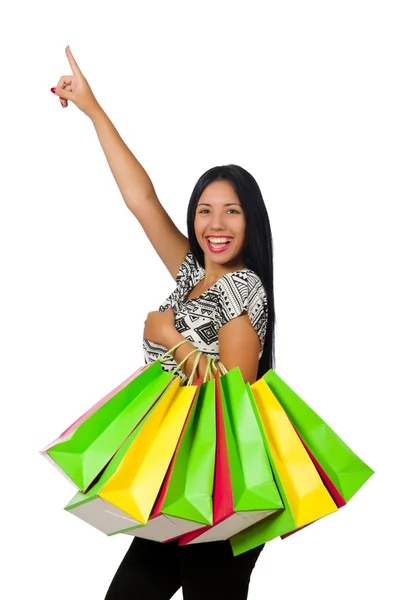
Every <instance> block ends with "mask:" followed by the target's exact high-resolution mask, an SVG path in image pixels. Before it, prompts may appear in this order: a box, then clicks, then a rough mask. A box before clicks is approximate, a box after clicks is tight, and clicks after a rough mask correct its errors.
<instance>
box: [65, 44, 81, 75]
mask: <svg viewBox="0 0 397 600" xmlns="http://www.w3.org/2000/svg"><path fill="white" fill-rule="evenodd" d="M66 56H67V58H68V61H69V64H70V66H71V69H72V73H73V75H77V73H79V74H81V71H80V69H79V66H78V64H77V62H76V61H75V58H74V56H73V54H72V51H71V50H70V47H69V46H66Z"/></svg>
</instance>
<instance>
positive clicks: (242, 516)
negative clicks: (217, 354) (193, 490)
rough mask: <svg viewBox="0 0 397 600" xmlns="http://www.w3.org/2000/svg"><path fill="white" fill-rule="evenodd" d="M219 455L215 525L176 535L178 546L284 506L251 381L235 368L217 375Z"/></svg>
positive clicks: (226, 533)
mask: <svg viewBox="0 0 397 600" xmlns="http://www.w3.org/2000/svg"><path fill="white" fill-rule="evenodd" d="M215 383H216V386H217V387H216V399H217V456H216V467H215V482H214V496H213V497H214V519H213V525H212V526H207V527H204V528H202V529H199V530H197V531H193V532H191V533H188V534H186V535H184V536H181V537H180V539H179V543H180V545H185V544H191V543H202V542H211V541H217V540H226V539H229V538H230V537H231V536H233V535H235V534H236V533H237V532H239V531H242V530H244V529H246V528H248V527H250V525H252V523H256V522H258V521H262V520H263V519H266V520H267V518H270V515H272V514H273V513H275V512H276V511H277V512H278V511H280V510H282V509H283V502H282V499H281V497H280V493H279V491H278V488H277V485H276V482H275V480H274V476H273V472H272V469H271V466H270V462H269V458H268V455H267V452H266V448H265V445H264V443H263V437H262V431H261V428H260V425H259V422H258V419H257V416H256V412H255V410H254V407H253V404H252V401H251V397H250V393H249V384H248V383H247V384H246V383H245V382H244V379H243V377H242V374H241V371H240V369H239V368H238V367H235V368H234V369H232V370H231V371H229V372H227V373H226V374H225V375H223V376H222V377H221V378H220V377H219V374H217V375H216V377H215Z"/></svg>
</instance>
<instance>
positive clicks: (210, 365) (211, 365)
mask: <svg viewBox="0 0 397 600" xmlns="http://www.w3.org/2000/svg"><path fill="white" fill-rule="evenodd" d="M188 341H189V340H186V339H185V340H181V341H180V342H178V343H177V344H176V345H175V346H174V347H173V348H170V349H169V350H167V351H166V352H164V354H162V355H161V356H160V357H159V358H158V359H157V360H158V361H160V362H162V361H163V362H167V360H174V357H173V356H172V352H173V351H174V350H176V349H177V348H179V346H181V345H182V344H185V343H186V342H188ZM194 353H197V356H196V358H195V360H194V364H193V370H192V372H191V374H190V377H189V380H188V383H187V385H192V382H193V379H194V377H195V371H196V369H197V366H198V363H199V361H200V358H201V356H202V354H203V353H202V352H201V350H199V349H198V348H194V350H192V351H191V352H189V354H187V355H186V356H185V358H184V359H183V360H182V361H181V362H180V363H179V365H177V366H176V367H175V368H174V369H173V370H172V371H171V373H172V374H173V375H174V374H175V373H176V372H177V371H178V370H179V369H180V368H181V366H182V365H183V364H184V363H185V362H186V361H187V360H188V358H190V356H192V354H194ZM206 358H207V368H206V370H205V374H204V380H203V382H204V383H205V382H206V381H207V377H209V378H210V379H212V378H213V377H212V373H211V368H212V369H213V370H214V373H216V372H217V368H216V366H215V363H216V364H217V365H219V368H220V371H221V373H222V375H226V373H227V372H228V370H227V368H226V367H225V365H224V364H223V363H221V362H220V361H217V360H215V358H210V357H209V356H207V357H206ZM187 379H188V378H187V376H186V375H184V376H183V377H182V382H181V383H182V385H183V384H184V383H185V381H186V380H187Z"/></svg>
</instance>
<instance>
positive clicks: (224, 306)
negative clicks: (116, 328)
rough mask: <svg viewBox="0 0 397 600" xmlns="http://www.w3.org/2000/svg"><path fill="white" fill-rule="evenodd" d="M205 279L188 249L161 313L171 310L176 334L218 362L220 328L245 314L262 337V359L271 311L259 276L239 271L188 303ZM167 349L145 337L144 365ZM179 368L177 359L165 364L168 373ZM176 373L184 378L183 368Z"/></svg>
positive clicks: (223, 278)
mask: <svg viewBox="0 0 397 600" xmlns="http://www.w3.org/2000/svg"><path fill="white" fill-rule="evenodd" d="M204 276H205V269H204V268H203V267H202V266H201V265H200V264H199V263H198V261H197V260H196V258H195V257H194V256H193V253H192V251H191V250H189V252H188V253H187V255H186V257H185V258H184V260H183V262H182V264H181V266H180V269H179V271H178V274H177V276H176V284H177V286H176V289H175V290H174V291H173V292H172V293H171V294H170V295H169V296H168V298H167V299H166V300H165V302H164V303H163V304H161V305H160V307H159V310H160V311H165V310H167V309H168V308H170V307H172V309H173V311H174V315H175V328H176V329H177V331H178V332H179V333H180V334H182V335H183V336H184V337H185V338H186V339H187V340H189V342H191V343H192V344H193V345H194V346H195V347H196V348H198V349H199V350H201V352H203V354H205V355H206V356H210V357H211V358H214V359H216V360H219V359H220V356H219V342H218V330H219V328H220V327H222V325H225V324H226V323H227V322H228V321H230V320H231V319H234V318H235V317H238V316H239V315H240V314H241V313H242V312H243V311H245V312H246V313H247V314H248V317H249V319H250V321H251V323H252V325H253V327H254V329H255V331H256V332H257V334H258V336H259V339H260V351H259V358H261V356H262V353H263V346H264V340H265V333H266V325H267V318H268V310H267V297H266V292H265V289H264V287H263V284H262V281H261V279H260V278H259V276H258V275H257V274H256V273H255V272H254V271H251V270H250V269H247V268H244V269H239V270H238V271H233V272H232V273H227V274H226V275H223V276H222V277H221V278H220V279H218V281H216V282H215V283H214V285H212V286H211V287H210V288H209V289H208V290H206V291H205V292H203V293H202V294H201V295H200V296H198V297H197V298H193V299H192V300H185V297H186V296H187V295H188V294H189V292H190V291H191V290H192V289H193V288H194V287H195V286H196V285H197V283H198V282H199V281H200V280H201V279H203V278H204ZM166 350H167V349H166V348H164V347H163V346H160V345H158V344H155V343H154V342H151V341H149V340H147V339H145V338H143V351H144V359H145V364H148V363H153V362H155V361H156V360H157V359H158V358H159V357H160V356H161V355H162V354H164V352H166ZM176 366H177V363H176V362H175V361H174V360H168V361H166V362H163V363H162V367H163V369H164V370H165V371H171V370H173V369H174V368H175V367H176ZM177 373H178V374H179V375H180V376H181V377H183V375H184V373H183V371H182V369H179V370H178V371H177Z"/></svg>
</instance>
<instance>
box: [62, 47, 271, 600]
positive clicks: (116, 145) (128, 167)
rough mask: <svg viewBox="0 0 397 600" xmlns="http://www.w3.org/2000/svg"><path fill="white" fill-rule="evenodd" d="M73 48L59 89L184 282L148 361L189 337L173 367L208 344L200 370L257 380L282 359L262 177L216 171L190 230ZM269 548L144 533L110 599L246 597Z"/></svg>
mask: <svg viewBox="0 0 397 600" xmlns="http://www.w3.org/2000/svg"><path fill="white" fill-rule="evenodd" d="M66 55H67V58H68V60H69V64H70V67H71V70H72V73H73V75H70V76H63V77H61V78H60V80H59V82H58V85H57V87H56V88H52V91H53V93H54V94H56V95H57V96H58V97H59V98H60V100H61V101H62V102H63V106H65V107H66V108H67V106H68V101H70V102H73V103H74V104H75V105H76V106H77V107H78V108H79V109H80V110H81V111H82V112H84V113H85V114H86V115H87V116H88V117H89V118H90V119H91V120H92V122H93V125H94V128H95V131H96V133H97V135H98V139H99V142H100V144H101V147H102V149H103V151H104V153H105V156H106V159H107V161H108V164H109V167H110V169H111V172H112V174H113V176H114V178H115V181H116V183H117V185H118V187H119V189H120V193H121V195H122V197H123V199H124V201H125V204H126V206H127V207H128V208H129V210H130V211H131V212H132V213H133V214H134V216H135V217H136V219H137V220H138V222H139V223H140V225H141V226H142V228H143V230H144V232H145V233H146V235H147V237H148V239H149V241H150V242H151V244H152V245H153V248H154V249H155V250H156V252H157V253H158V255H159V257H160V258H161V260H162V262H163V263H164V266H165V267H166V268H167V270H168V271H169V272H170V273H171V275H172V277H173V278H174V279H175V281H176V289H175V290H174V291H173V292H172V293H171V294H170V295H169V296H168V298H167V299H166V300H165V302H164V303H163V304H162V305H160V307H159V310H158V311H152V312H150V313H149V314H148V316H147V319H146V321H145V331H144V340H143V349H144V357H145V362H146V363H150V362H154V361H156V360H157V359H158V358H159V356H160V355H161V354H163V353H164V352H165V351H166V350H168V351H169V350H170V349H171V348H173V347H174V346H176V345H177V344H178V342H180V341H181V340H184V341H185V340H188V342H187V343H184V344H183V345H181V346H180V347H178V348H177V349H176V350H175V352H174V354H173V358H174V360H173V361H171V364H167V362H164V363H163V364H162V367H163V369H164V370H171V369H173V368H174V367H175V366H177V365H178V364H179V363H180V362H181V361H182V360H183V359H184V358H185V356H187V354H188V353H191V351H192V350H197V349H199V350H200V351H201V353H202V356H201V358H200V362H199V364H198V367H199V369H198V374H199V376H200V375H203V374H204V371H205V368H206V366H207V358H206V357H207V356H211V357H212V358H215V359H216V360H221V362H222V363H223V364H224V365H225V366H226V368H227V369H228V370H231V369H232V368H233V367H234V366H238V367H239V368H240V371H241V373H242V375H243V378H244V380H245V381H246V382H250V383H253V382H254V381H255V380H256V379H257V378H258V377H260V376H262V375H263V374H264V373H265V372H266V371H267V370H268V369H270V368H272V367H273V366H274V356H273V354H274V321H275V319H274V300H273V245H272V235H271V229H270V223H269V218H268V214H267V211H266V207H265V204H264V201H263V198H262V194H261V192H260V189H259V186H258V184H257V182H256V181H255V179H254V178H253V176H252V175H251V174H250V173H248V171H246V170H245V169H243V168H242V167H239V166H237V165H226V166H218V167H214V168H212V169H209V170H208V171H206V172H205V173H204V174H203V175H202V176H201V177H200V179H199V180H198V181H197V183H196V185H195V187H194V189H193V192H192V195H191V198H190V201H189V204H188V208H187V227H188V238H187V237H186V236H185V235H183V233H181V232H180V231H179V229H178V228H177V227H176V226H175V224H174V223H173V221H172V220H171V218H170V217H169V215H168V214H167V212H166V211H165V210H164V208H163V206H162V205H161V203H160V201H159V199H158V198H157V195H156V192H155V190H154V187H153V184H152V182H151V180H150V178H149V176H148V175H147V173H146V171H145V170H144V169H143V167H142V166H141V165H140V163H139V162H138V160H137V159H136V158H135V156H134V155H133V154H132V152H131V151H130V150H129V148H128V147H127V146H126V144H125V143H124V142H123V140H122V139H121V137H120V135H119V134H118V132H117V130H116V129H115V127H114V125H113V123H112V122H111V121H110V119H109V118H108V116H107V115H106V114H105V112H104V111H103V109H102V108H101V106H100V105H99V103H98V101H97V100H96V98H95V96H94V94H93V93H92V90H91V88H90V86H89V85H88V82H87V80H86V78H85V77H84V76H83V74H82V72H81V70H80V68H79V67H78V65H77V63H76V61H75V59H74V57H73V56H72V53H71V51H70V48H69V47H67V48H66ZM148 302H149V299H148ZM168 308H172V309H173V310H172V311H171V310H167V309H168ZM193 363H194V356H191V357H190V358H189V360H187V361H186V362H185V364H184V366H183V371H180V374H181V375H188V376H189V375H190V374H191V371H192V367H193ZM262 548H263V546H258V547H257V548H254V549H252V550H249V551H248V552H244V553H243V554H240V555H238V556H236V557H235V556H233V553H232V549H231V545H230V542H229V541H226V540H225V541H220V542H211V543H201V544H193V547H191V546H189V545H187V546H181V547H180V546H178V542H169V543H167V544H160V543H157V542H152V541H150V540H145V539H143V538H135V539H134V540H133V542H132V544H131V546H130V548H129V550H128V552H127V554H126V556H125V557H124V559H123V561H122V563H121V565H120V567H119V569H118V571H117V573H116V575H115V577H114V579H113V581H112V583H111V585H110V588H109V590H108V592H107V595H106V600H125V599H126V598H129V597H132V596H131V594H133V596H134V598H148V599H149V598H150V599H153V600H169V599H170V598H171V597H172V596H173V595H174V594H175V592H176V591H177V590H178V589H179V588H180V587H181V586H182V588H183V596H184V598H185V600H198V599H200V600H203V599H205V600H212V599H215V598H216V599H218V598H233V599H234V600H245V599H246V598H247V594H248V586H249V581H250V575H251V572H252V569H253V568H254V566H255V562H256V560H257V558H258V556H259V554H260V552H261V550H262Z"/></svg>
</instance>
